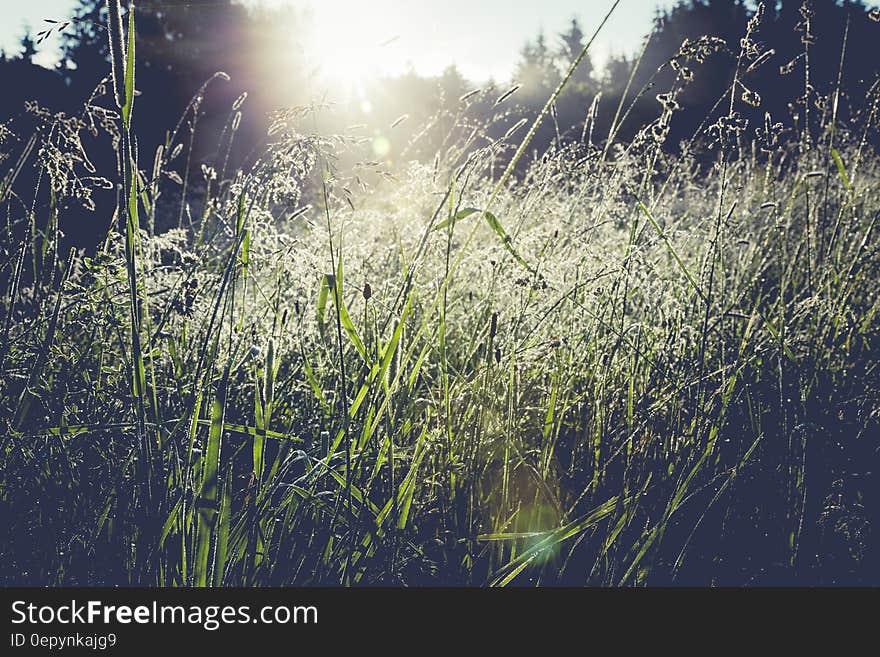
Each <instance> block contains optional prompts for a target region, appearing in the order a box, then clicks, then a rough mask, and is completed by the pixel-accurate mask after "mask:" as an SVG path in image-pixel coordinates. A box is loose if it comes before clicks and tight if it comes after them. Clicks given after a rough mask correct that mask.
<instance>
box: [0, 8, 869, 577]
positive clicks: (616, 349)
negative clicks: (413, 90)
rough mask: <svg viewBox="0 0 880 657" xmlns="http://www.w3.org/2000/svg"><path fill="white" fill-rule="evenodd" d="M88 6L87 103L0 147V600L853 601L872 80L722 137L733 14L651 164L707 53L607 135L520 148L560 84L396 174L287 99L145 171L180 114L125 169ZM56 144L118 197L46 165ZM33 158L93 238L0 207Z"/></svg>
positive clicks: (68, 169)
mask: <svg viewBox="0 0 880 657" xmlns="http://www.w3.org/2000/svg"><path fill="white" fill-rule="evenodd" d="M109 5H110V7H111V20H110V24H109V29H108V33H109V35H110V42H111V59H112V63H113V67H112V72H111V73H110V75H109V77H108V79H107V81H106V83H105V84H104V85H103V89H99V90H98V94H97V95H96V96H95V99H99V98H101V97H102V96H101V95H100V92H102V91H103V92H104V94H103V97H105V98H106V97H110V98H114V99H115V100H114V101H113V104H115V105H116V111H115V113H111V112H108V111H107V110H103V109H100V108H99V103H98V102H97V100H95V102H94V103H92V104H87V105H86V107H85V108H84V109H83V114H82V115H81V117H80V120H79V122H77V121H73V120H66V119H65V120H63V119H61V118H59V117H57V116H54V117H48V118H46V121H47V122H49V123H51V126H52V127H51V129H49V130H48V131H44V132H41V133H40V135H43V136H46V135H48V137H46V140H45V142H44V143H37V142H36V140H35V141H34V143H33V144H32V148H31V149H29V150H28V149H26V150H25V151H24V152H23V153H22V155H21V157H20V158H9V159H8V160H7V161H4V162H2V163H0V166H2V173H3V176H4V177H3V183H2V185H0V197H2V201H3V206H5V208H6V210H5V214H6V216H7V219H6V220H5V223H6V228H5V230H6V235H7V239H6V242H5V243H4V248H5V252H4V254H3V261H2V266H3V270H2V271H3V273H2V276H0V280H2V282H3V287H2V295H0V296H2V302H0V305H2V325H0V372H2V376H0V409H2V410H0V427H2V431H0V434H2V447H0V460H2V475H0V513H2V517H3V524H4V526H5V531H4V532H3V534H2V536H0V555H2V559H0V564H2V565H0V579H2V581H4V582H5V583H23V584H45V585H74V584H79V585H99V584H106V585H117V584H134V585H145V586H159V585H163V586H276V585H345V586H355V585H391V586H425V585H456V586H535V585H544V586H552V585H578V586H580V585H602V586H645V585H648V586H650V585H670V584H687V585H698V586H709V585H734V586H740V585H768V584H770V585H779V584H784V585H791V584H794V585H804V584H823V585H838V584H849V585H852V584H857V585H858V584H862V585H863V584H871V585H877V584H878V583H880V578H878V573H880V569H878V566H880V542H878V531H880V526H878V525H877V523H878V521H880V499H878V489H880V486H878V482H877V477H878V474H877V471H876V467H877V464H878V458H880V452H878V449H880V372H878V360H880V359H878V356H880V334H878V326H877V308H878V295H877V291H878V283H880V253H878V238H877V229H876V226H875V224H876V222H877V219H878V216H880V159H878V156H877V152H876V150H875V145H876V143H877V142H876V136H877V126H878V119H880V117H878V107H880V82H878V81H875V82H874V84H873V86H872V87H871V89H870V92H869V94H868V95H867V97H866V98H865V99H862V103H861V108H862V109H861V110H860V111H858V112H852V113H849V114H847V116H846V117H844V116H843V115H842V114H843V113H842V112H840V113H839V112H838V98H839V97H840V95H841V90H840V89H839V88H836V89H831V90H829V92H828V95H827V97H826V102H824V103H822V104H817V105H814V106H812V107H810V101H808V103H807V105H806V106H805V107H804V108H802V109H801V112H802V113H803V114H805V115H806V116H805V117H804V116H802V117H801V120H800V121H798V120H796V119H794V120H793V119H788V120H786V121H785V122H779V123H777V122H775V121H771V120H770V119H769V116H768V119H767V121H766V124H762V125H746V122H745V121H744V119H743V118H742V116H741V114H740V110H742V109H743V108H745V107H751V106H752V105H754V103H755V102H758V103H759V102H760V99H755V98H754V97H752V96H750V95H749V93H748V89H746V88H745V87H744V86H743V85H742V84H741V82H740V80H739V79H738V76H739V75H740V74H741V73H742V74H744V72H745V71H746V69H747V68H748V67H749V66H751V65H754V61H756V60H757V59H759V58H760V57H761V54H760V53H757V54H755V52H754V51H755V50H756V49H757V48H758V47H757V45H756V41H755V40H754V39H753V37H754V32H755V31H757V30H758V28H759V17H757V18H756V19H755V20H754V21H753V22H752V23H750V24H749V27H748V30H747V32H746V33H745V34H744V35H743V38H742V41H741V43H740V44H734V48H735V49H739V54H740V58H739V63H738V64H737V69H736V70H737V75H735V76H734V79H733V81H732V82H731V85H730V87H729V89H728V91H727V92H726V94H725V95H724V96H723V97H721V98H719V99H718V102H717V103H716V108H717V110H718V111H717V112H716V113H715V114H713V115H710V116H707V117H706V120H705V121H704V122H703V125H702V126H701V128H700V129H699V130H698V131H697V132H696V133H695V134H694V135H693V136H692V138H691V139H689V140H688V141H686V142H684V143H682V144H681V145H675V146H674V147H673V145H671V144H669V143H667V134H668V131H669V125H670V123H671V122H672V121H673V119H674V117H675V115H676V113H677V112H679V111H681V108H680V107H679V104H678V102H677V100H676V99H677V97H678V94H679V92H680V90H681V89H682V88H684V87H686V86H687V84H688V81H689V77H688V76H689V75H691V73H690V70H691V68H692V69H694V70H695V71H696V74H697V75H698V74H699V65H700V63H701V60H702V59H703V58H705V56H706V52H707V50H711V49H712V48H713V47H717V44H716V43H715V42H713V41H712V39H711V38H709V37H707V38H706V39H705V40H703V41H699V42H686V43H685V44H683V45H682V49H681V51H680V52H679V53H678V57H677V59H676V60H675V61H674V62H672V63H671V64H670V65H671V66H673V68H675V70H676V71H678V72H679V74H678V76H677V78H676V83H675V86H674V87H673V88H672V89H664V90H659V89H653V90H650V91H645V90H643V92H645V93H650V94H652V95H657V98H658V103H659V105H660V107H661V108H662V113H661V115H660V117H659V118H658V119H656V120H655V121H653V122H651V123H648V124H646V125H644V126H643V127H642V129H641V130H640V131H638V133H637V134H636V135H635V137H634V138H633V139H632V140H628V141H626V142H624V141H621V140H618V139H616V138H615V134H614V129H613V127H612V131H611V133H610V134H602V135H600V134H597V132H596V131H594V130H593V126H592V124H591V121H594V118H595V114H594V112H593V111H587V110H589V108H585V112H584V121H583V126H582V130H581V132H580V134H579V135H578V136H577V138H576V139H574V140H564V139H561V138H560V139H559V140H557V142H556V143H554V144H553V145H552V146H551V147H550V148H549V149H547V150H546V151H542V152H535V151H534V150H532V148H531V143H532V138H533V136H534V134H535V133H536V131H537V130H538V129H539V127H540V126H546V125H552V122H553V119H554V116H555V109H554V108H555V102H556V101H557V100H558V98H559V96H560V94H561V93H562V92H563V89H564V87H565V85H566V84H567V78H564V79H563V80H562V82H561V84H560V87H559V88H558V89H557V90H556V92H554V94H553V95H552V96H550V97H549V98H547V100H546V105H545V106H544V108H543V111H542V112H541V113H540V114H539V115H538V116H537V117H536V118H529V119H524V120H523V121H519V122H516V123H514V124H513V125H512V126H511V128H510V129H509V130H507V132H506V134H504V136H503V137H502V138H500V139H496V138H491V139H489V138H484V137H485V135H486V134H488V132H489V129H490V127H491V121H492V119H491V117H490V118H489V119H487V122H485V123H484V124H479V123H474V122H472V121H470V120H469V119H468V118H467V116H466V115H465V114H463V113H460V114H454V115H452V116H450V117H448V118H449V123H448V125H449V126H450V127H449V134H450V138H449V139H448V140H447V141H446V142H445V143H444V144H443V146H442V147H441V148H439V149H438V150H437V152H436V153H435V154H434V157H433V158H430V159H428V160H426V161H421V162H420V161H412V162H407V163H401V164H398V165H396V166H395V167H393V168H390V167H387V166H385V164H384V163H383V162H381V161H374V160H381V158H376V157H375V156H374V154H373V153H371V148H372V143H371V141H370V140H369V139H367V140H364V139H361V138H358V136H357V135H348V134H342V135H326V134H321V133H319V132H313V131H310V130H309V126H310V125H313V123H312V115H313V114H314V113H320V112H321V111H322V110H321V108H317V107H305V108H296V109H291V110H288V111H286V112H283V113H279V114H277V115H276V116H275V121H274V124H273V125H272V127H271V129H270V137H269V140H268V144H267V146H266V148H265V152H264V153H263V154H262V155H261V157H260V159H259V160H258V161H257V162H256V163H255V164H254V165H253V166H251V167H249V168H247V169H244V168H239V169H232V168H230V167H228V166H227V165H226V163H225V162H224V161H223V159H222V158H220V159H218V160H217V161H215V162H214V163H213V164H211V165H205V166H203V167H202V169H201V173H202V179H201V180H200V181H198V183H199V184H198V185H196V184H195V183H194V182H192V181H182V180H179V176H177V174H174V173H168V172H170V171H171V170H172V169H173V166H172V164H173V162H175V161H181V160H182V159H185V158H187V157H188V156H187V152H188V150H187V139H186V135H185V134H181V135H178V132H177V130H175V131H174V132H171V131H169V139H168V141H167V143H166V144H165V145H164V146H163V147H161V148H160V149H159V150H158V151H157V152H156V153H155V157H152V156H151V157H150V161H148V162H145V161H140V162H138V148H137V135H136V133H135V131H134V130H133V128H132V116H133V114H134V113H136V112H137V104H138V98H137V96H136V94H135V86H136V79H137V56H136V40H135V38H134V30H133V28H132V27H131V26H133V24H134V23H133V20H134V19H133V13H131V14H129V18H130V19H131V21H132V22H131V23H130V26H126V25H124V24H123V20H122V17H121V15H120V13H119V3H118V2H112V1H111V2H110V3H109ZM114 8H115V13H114ZM807 29H809V28H807ZM841 46H842V49H843V50H844V51H845V47H846V44H845V43H842V44H841ZM589 47H590V45H589V43H587V45H586V47H585V49H584V51H583V52H582V53H581V54H580V57H579V58H577V59H575V60H574V61H573V62H572V63H571V69H570V70H569V74H571V72H572V71H574V70H575V69H576V67H577V65H578V63H579V61H580V58H581V57H583V56H585V55H586V54H587V51H588V49H589ZM840 65H841V66H844V65H845V63H844V58H843V57H842V58H841V64H840ZM688 67H690V68H688ZM803 75H804V76H805V78H806V79H805V85H806V86H807V87H809V84H810V80H809V75H810V73H809V67H807V68H806V70H805V71H804V72H803ZM502 91H503V90H501V91H499V90H494V91H492V90H484V91H480V92H478V93H477V94H476V95H474V96H470V97H465V98H462V99H461V101H460V103H461V106H462V107H466V105H467V103H469V102H475V100H477V99H480V100H482V101H486V100H487V98H488V100H489V101H491V102H494V103H495V104H496V105H497V106H498V108H499V112H500V111H502V110H504V111H507V109H508V106H509V104H510V103H512V102H513V100H512V99H509V98H505V96H504V94H503V93H502ZM637 91H638V90H633V94H632V95H631V96H630V98H632V97H633V95H635V94H636V92H637ZM640 93H641V92H640ZM197 97H198V94H197ZM196 105H197V104H196ZM628 107H629V106H628V105H627V104H621V105H620V106H618V107H610V108H600V111H605V112H606V113H607V112H611V113H614V114H616V117H617V118H619V119H620V120H622V119H623V118H624V117H625V116H626V113H627V110H628ZM194 111H197V107H196V109H195V110H194ZM241 111H242V109H241V104H240V103H236V104H235V105H233V106H232V107H231V108H230V113H229V118H228V121H227V123H226V125H225V127H224V129H223V132H222V133H221V134H219V135H217V139H218V140H220V141H219V143H220V144H221V146H222V145H223V144H226V143H228V142H230V141H231V140H232V139H234V136H235V132H236V129H237V126H238V123H239V122H240V121H241ZM89 125H97V126H98V129H101V130H106V131H107V132H108V133H110V134H111V136H112V138H113V139H114V143H115V144H116V147H117V154H118V161H119V176H118V180H113V181H110V180H103V179H102V180H100V181H97V182H96V181H90V182H89V183H83V180H82V176H80V177H77V176H76V175H74V173H73V172H74V171H75V170H76V168H75V165H76V166H78V165H79V164H81V162H82V160H81V159H78V158H81V157H85V156H84V155H82V154H81V149H80V148H79V145H80V144H81V142H80V137H79V134H80V132H82V131H83V130H85V129H86V128H87V126H89ZM172 127H173V126H172ZM178 127H179V126H178ZM184 132H185V131H184ZM0 136H2V133H0ZM42 138H43V137H41V139H42ZM25 141H27V139H25ZM190 143H191V142H190ZM218 151H219V152H221V153H222V152H223V148H222V147H221V148H219V149H218ZM35 153H39V156H40V157H42V158H43V160H42V161H44V162H45V176H46V181H47V182H45V183H44V184H45V185H47V186H48V187H49V189H50V190H51V191H52V198H53V199H54V198H55V195H56V194H60V193H61V190H64V191H65V193H73V194H80V195H88V193H89V188H90V187H89V185H90V184H91V185H92V186H102V187H106V188H107V189H110V190H116V195H117V210H116V213H115V215H114V220H113V221H112V224H111V225H112V229H111V231H110V232H109V234H108V235H107V238H106V240H104V241H103V242H102V243H101V245H100V246H99V247H98V248H97V249H95V250H94V251H93V252H83V251H81V250H66V249H65V248H63V244H64V240H63V236H61V235H60V234H59V230H58V225H59V213H61V212H63V211H64V209H63V206H62V205H61V204H60V203H55V202H51V203H50V204H49V207H48V210H47V211H46V213H45V215H44V216H41V217H37V216H35V214H34V213H30V214H27V213H25V214H24V215H22V216H24V217H26V219H25V220H23V221H22V222H19V223H18V224H16V225H15V226H13V222H12V221H11V220H10V219H8V218H9V217H12V216H13V215H14V214H15V211H13V210H9V208H10V207H19V206H23V207H27V206H28V205H29V204H30V201H29V199H26V198H25V199H20V198H18V197H17V196H16V195H15V194H13V193H12V191H11V190H12V189H13V183H14V179H15V176H16V175H17V172H18V171H20V170H21V167H22V163H23V162H24V161H25V160H24V159H22V158H28V157H34V156H35V155H34V154H35ZM151 155H152V154H151ZM140 156H141V158H144V157H145V156H144V154H143V153H140ZM175 177H176V178H177V179H175ZM187 190H189V198H188V196H187ZM162 213H166V214H167V213H170V214H171V215H172V216H174V217H179V218H180V222H179V225H178V226H177V227H173V228H171V229H169V230H165V231H159V230H156V228H155V227H156V225H157V223H161V220H157V217H160V216H161V215H162Z"/></svg>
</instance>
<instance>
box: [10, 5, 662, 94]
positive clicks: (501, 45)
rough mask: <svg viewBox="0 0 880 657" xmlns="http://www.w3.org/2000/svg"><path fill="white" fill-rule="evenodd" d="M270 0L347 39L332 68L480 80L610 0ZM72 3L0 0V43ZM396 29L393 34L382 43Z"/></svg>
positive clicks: (13, 47) (614, 28)
mask: <svg viewBox="0 0 880 657" xmlns="http://www.w3.org/2000/svg"><path fill="white" fill-rule="evenodd" d="M249 1H256V0H249ZM265 1H266V2H267V3H283V2H289V3H290V4H292V5H294V6H298V7H304V6H311V7H312V9H313V10H314V12H315V15H316V22H317V26H318V33H319V34H327V35H329V36H328V37H327V41H328V42H329V43H332V44H340V43H342V44H347V45H345V46H344V47H342V48H341V49H339V47H338V45H337V46H336V49H335V50H334V51H332V52H327V51H326V50H325V51H324V52H323V54H322V56H323V57H325V58H326V59H327V61H326V64H327V67H328V68H330V69H340V70H341V69H342V68H344V67H343V62H346V67H347V68H349V69H350V70H349V73H348V74H349V75H352V74H355V75H362V74H365V73H397V72H402V71H405V70H407V69H408V68H409V67H410V66H412V67H413V68H414V69H415V70H416V71H417V72H418V73H421V74H424V75H430V74H434V73H438V72H440V71H442V70H443V68H445V67H446V66H447V65H449V64H452V63H454V64H457V65H458V67H459V70H461V71H462V73H463V74H464V75H465V76H466V77H469V78H471V79H472V80H474V81H483V80H485V79H486V78H488V77H491V76H494V77H495V78H496V79H499V80H504V79H507V78H509V77H510V74H511V72H512V70H513V66H514V64H515V62H516V59H517V56H518V53H519V51H520V49H521V47H522V45H523V43H524V41H525V40H526V39H528V38H532V37H533V36H534V34H535V33H536V32H537V31H538V30H539V29H541V28H543V29H544V30H545V32H546V33H547V35H548V37H553V36H554V35H555V34H556V33H557V32H559V31H561V30H563V29H565V28H566V27H567V25H568V21H569V20H570V19H571V18H572V17H573V16H577V17H578V18H579V19H580V20H581V24H582V26H583V30H584V32H586V33H587V34H590V33H592V31H593V30H594V29H595V27H596V26H597V25H598V23H599V21H601V19H602V17H603V16H604V15H605V13H606V12H607V10H608V7H610V5H611V3H612V1H613V0H439V1H438V0H409V1H408V2H401V0H369V1H365V0H265ZM75 4H76V2H75V0H26V1H21V0H0V48H4V49H5V50H6V51H7V52H8V53H10V54H14V53H17V52H18V51H19V45H18V40H19V39H20V37H21V35H22V34H23V33H24V30H25V29H26V27H27V26H29V27H30V29H31V32H32V33H36V32H38V31H40V30H42V29H45V27H47V25H48V24H46V23H45V22H44V19H47V18H49V19H54V20H63V19H64V18H65V17H67V16H69V15H70V13H71V10H72V7H74V6H75ZM658 4H661V5H668V4H671V2H670V0H622V2H621V6H620V7H619V8H618V10H617V13H616V15H615V16H614V17H612V19H611V21H610V22H609V24H608V25H607V27H606V30H605V31H604V33H603V34H602V36H601V38H600V40H599V41H597V44H596V51H595V54H594V59H595V60H597V61H601V60H602V59H604V58H605V56H607V54H608V53H609V52H631V51H633V50H635V49H636V48H637V47H638V45H639V43H640V40H641V37H642V36H643V35H644V34H645V33H647V32H648V31H649V30H650V26H651V17H652V15H653V12H654V8H655V7H656V6H657V5H658ZM394 37H397V38H396V39H395V40H394V41H393V42H391V43H387V44H386V45H384V46H382V47H381V48H380V47H378V44H381V43H385V42H388V41H389V40H391V39H393V38H394ZM550 43H555V38H553V39H552V40H550ZM56 57H57V40H49V41H47V42H45V43H44V44H43V45H42V47H41V51H40V53H39V55H38V58H37V62H38V63H42V64H44V65H51V64H52V63H53V62H54V61H55V58H56ZM352 63H354V67H353V70H351V68H352ZM330 72H331V73H332V72H333V71H332V70H331V71H330Z"/></svg>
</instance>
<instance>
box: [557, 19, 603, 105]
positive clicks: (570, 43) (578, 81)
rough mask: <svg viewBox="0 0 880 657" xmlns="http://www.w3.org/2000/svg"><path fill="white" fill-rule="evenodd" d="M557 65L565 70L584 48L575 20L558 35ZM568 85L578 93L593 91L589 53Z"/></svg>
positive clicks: (582, 37)
mask: <svg viewBox="0 0 880 657" xmlns="http://www.w3.org/2000/svg"><path fill="white" fill-rule="evenodd" d="M559 41H560V45H559V51H558V57H559V64H560V68H561V69H562V70H565V69H567V68H568V67H569V66H570V65H571V63H572V62H573V61H574V59H575V57H577V56H578V55H579V54H580V53H581V51H582V50H583V48H584V32H583V30H582V29H581V25H580V23H579V22H578V20H577V18H572V19H571V23H570V24H569V26H568V29H567V30H566V31H565V32H562V33H561V34H560V35H559ZM570 84H572V85H573V87H574V88H576V89H577V90H578V91H581V92H583V91H587V90H593V87H594V86H595V81H594V80H593V61H592V59H590V55H589V53H587V55H586V56H585V57H584V58H583V59H582V60H581V63H580V64H579V65H578V67H577V69H576V70H575V72H574V75H573V76H572V79H571V81H570Z"/></svg>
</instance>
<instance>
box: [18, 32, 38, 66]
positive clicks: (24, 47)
mask: <svg viewBox="0 0 880 657" xmlns="http://www.w3.org/2000/svg"><path fill="white" fill-rule="evenodd" d="M36 54H37V46H36V44H34V40H33V38H32V37H31V33H30V31H27V32H25V35H24V36H23V37H22V38H21V53H20V54H19V58H20V59H21V60H22V61H23V62H27V63H28V64H32V63H33V61H34V55H36Z"/></svg>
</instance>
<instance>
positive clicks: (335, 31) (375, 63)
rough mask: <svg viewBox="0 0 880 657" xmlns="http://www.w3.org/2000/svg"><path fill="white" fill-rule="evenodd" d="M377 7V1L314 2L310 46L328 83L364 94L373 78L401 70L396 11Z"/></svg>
mask: <svg viewBox="0 0 880 657" xmlns="http://www.w3.org/2000/svg"><path fill="white" fill-rule="evenodd" d="M380 4H381V3H380ZM377 9H378V8H377V7H376V6H374V5H373V3H363V2H357V1H354V0H330V1H327V2H323V3H321V4H319V5H315V6H314V14H313V21H314V22H313V34H312V39H311V47H310V48H309V50H310V51H311V53H310V54H311V58H312V60H313V61H314V62H315V63H316V67H317V71H318V75H319V77H320V78H321V79H322V80H323V81H324V82H326V83H327V84H328V86H331V87H335V88H336V90H337V91H342V92H344V93H348V94H351V93H354V94H357V95H360V94H362V92H363V88H364V84H365V83H366V82H367V81H368V80H370V79H371V78H375V77H379V76H381V75H383V74H387V73H391V72H395V71H396V70H399V68H400V60H401V53H400V51H399V50H398V49H397V48H396V46H397V44H398V41H399V37H398V35H397V34H396V33H395V29H396V28H397V27H398V26H396V25H395V24H394V20H393V14H390V13H389V12H384V11H379V10H377Z"/></svg>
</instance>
